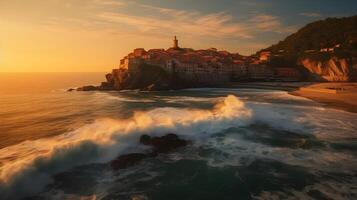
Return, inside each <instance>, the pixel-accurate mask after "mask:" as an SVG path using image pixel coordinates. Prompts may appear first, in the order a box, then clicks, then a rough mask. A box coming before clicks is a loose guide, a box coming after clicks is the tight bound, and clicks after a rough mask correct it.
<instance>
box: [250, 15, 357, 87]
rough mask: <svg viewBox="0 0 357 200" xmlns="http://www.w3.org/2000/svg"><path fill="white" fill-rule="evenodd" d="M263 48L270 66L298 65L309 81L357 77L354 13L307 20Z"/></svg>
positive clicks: (356, 34) (350, 79) (342, 79)
mask: <svg viewBox="0 0 357 200" xmlns="http://www.w3.org/2000/svg"><path fill="white" fill-rule="evenodd" d="M263 51H269V52H271V55H272V56H271V58H270V60H269V62H268V65H270V66H271V67H280V66H290V67H298V68H301V69H302V70H305V71H306V72H307V77H306V78H307V79H308V80H311V81H352V80H357V76H356V74H357V73H356V71H357V16H352V17H344V18H327V19H325V20H320V21H316V22H313V23H310V24H308V25H306V26H304V27H303V28H301V29H300V30H299V31H297V32H296V33H294V34H292V35H290V36H288V37H287V38H286V39H285V40H283V41H280V42H279V43H277V44H275V45H272V46H270V47H268V48H266V49H263V50H261V51H259V52H257V54H259V53H261V52H263Z"/></svg>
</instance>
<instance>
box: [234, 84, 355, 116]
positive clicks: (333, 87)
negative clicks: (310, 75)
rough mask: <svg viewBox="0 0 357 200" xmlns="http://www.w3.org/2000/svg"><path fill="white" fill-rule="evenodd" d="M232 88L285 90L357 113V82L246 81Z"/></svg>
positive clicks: (328, 105)
mask: <svg viewBox="0 0 357 200" xmlns="http://www.w3.org/2000/svg"><path fill="white" fill-rule="evenodd" d="M229 87H231V88H254V89H273V90H285V91H288V92H289V94H292V95H295V96H301V97H305V98H308V99H311V100H313V101H316V102H319V103H322V104H323V105H325V106H327V107H331V108H335V109H341V110H345V111H348V112H354V113H357V83H313V82H245V83H231V84H230V85H229Z"/></svg>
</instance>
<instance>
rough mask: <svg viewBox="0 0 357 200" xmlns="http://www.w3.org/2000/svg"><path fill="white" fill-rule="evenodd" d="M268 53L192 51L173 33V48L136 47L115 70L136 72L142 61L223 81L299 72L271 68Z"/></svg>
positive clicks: (292, 76) (291, 77)
mask: <svg viewBox="0 0 357 200" xmlns="http://www.w3.org/2000/svg"><path fill="white" fill-rule="evenodd" d="M269 57H270V52H262V53H260V56H257V57H254V56H242V55H240V54H238V53H230V52H227V51H218V50H217V49H215V48H210V49H206V50H193V49H190V48H180V47H179V45H178V40H177V38H176V36H175V38H174V40H173V47H171V48H169V49H167V50H165V49H150V50H148V51H146V50H145V49H143V48H137V49H135V50H134V51H133V52H132V53H130V54H129V55H127V56H125V57H124V58H123V59H122V60H120V66H119V69H126V70H128V72H129V73H136V72H138V70H139V69H140V66H141V65H143V64H148V65H155V66H160V67H161V68H162V69H163V70H165V71H166V72H167V73H168V74H175V75H177V76H178V77H180V78H181V79H183V80H189V81H190V80H194V81H196V82H202V83H205V82H211V83H217V82H227V81H241V80H257V81H259V80H262V81H263V80H264V81H266V80H284V81H297V80H299V78H300V74H299V71H297V70H296V69H294V68H288V67H286V68H284V67H280V68H271V67H268V66H267V65H266V62H267V61H268V60H269Z"/></svg>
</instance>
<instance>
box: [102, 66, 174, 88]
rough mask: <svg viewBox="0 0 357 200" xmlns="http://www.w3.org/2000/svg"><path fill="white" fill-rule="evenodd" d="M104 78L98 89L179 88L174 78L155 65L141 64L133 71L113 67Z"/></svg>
mask: <svg viewBox="0 0 357 200" xmlns="http://www.w3.org/2000/svg"><path fill="white" fill-rule="evenodd" d="M106 79H107V81H106V82H104V83H102V85H101V86H100V89H113V90H131V89H139V90H144V91H146V90H147V91H151V90H155V91H158V90H168V89H179V85H178V84H175V78H174V77H173V76H171V75H169V74H167V73H166V72H165V71H164V70H163V69H162V68H161V67H159V66H155V65H147V64H142V65H139V67H138V70H137V71H134V72H132V71H129V70H128V69H124V68H120V69H114V70H113V71H112V73H110V74H107V75H106Z"/></svg>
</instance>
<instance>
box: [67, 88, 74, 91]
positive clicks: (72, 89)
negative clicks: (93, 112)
mask: <svg viewBox="0 0 357 200" xmlns="http://www.w3.org/2000/svg"><path fill="white" fill-rule="evenodd" d="M75 90H76V89H74V88H69V89H68V90H67V92H73V91H75Z"/></svg>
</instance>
